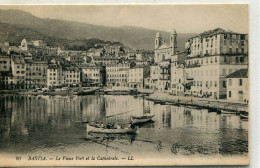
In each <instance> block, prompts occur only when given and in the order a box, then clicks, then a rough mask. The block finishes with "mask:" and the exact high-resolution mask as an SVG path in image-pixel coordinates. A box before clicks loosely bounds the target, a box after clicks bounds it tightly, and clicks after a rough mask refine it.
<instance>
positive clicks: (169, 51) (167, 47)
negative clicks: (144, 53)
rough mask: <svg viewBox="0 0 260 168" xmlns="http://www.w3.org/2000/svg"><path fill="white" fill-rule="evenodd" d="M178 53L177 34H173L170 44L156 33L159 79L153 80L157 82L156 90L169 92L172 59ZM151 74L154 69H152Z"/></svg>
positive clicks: (155, 57)
mask: <svg viewBox="0 0 260 168" xmlns="http://www.w3.org/2000/svg"><path fill="white" fill-rule="evenodd" d="M176 52H177V33H176V30H175V29H174V31H173V32H172V33H171V35H170V41H169V44H168V43H166V42H165V41H163V39H162V36H161V34H160V33H159V32H158V33H156V37H155V49H154V53H155V55H154V62H155V66H157V69H158V76H157V77H158V78H157V79H152V80H154V81H155V82H156V88H155V89H156V90H159V91H163V92H164V91H169V90H170V82H171V66H170V64H171V57H172V55H175V54H176ZM151 72H153V71H152V69H151Z"/></svg>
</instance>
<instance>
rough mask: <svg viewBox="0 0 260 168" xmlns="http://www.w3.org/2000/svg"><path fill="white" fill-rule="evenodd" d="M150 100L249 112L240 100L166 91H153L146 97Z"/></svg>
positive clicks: (246, 105)
mask: <svg viewBox="0 0 260 168" xmlns="http://www.w3.org/2000/svg"><path fill="white" fill-rule="evenodd" d="M147 99H148V100H151V101H155V102H156V101H158V102H160V103H166V104H167V103H168V104H177V105H178V104H180V105H189V106H198V107H205V108H214V109H217V110H228V111H236V112H249V108H248V104H245V103H241V102H229V101H227V100H225V99H217V100H216V99H211V98H198V97H192V96H174V95H170V94H168V93H160V92H155V93H153V94H151V95H150V96H149V97H148V98H147Z"/></svg>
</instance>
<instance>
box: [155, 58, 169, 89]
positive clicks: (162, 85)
mask: <svg viewBox="0 0 260 168" xmlns="http://www.w3.org/2000/svg"><path fill="white" fill-rule="evenodd" d="M158 66H159V80H158V83H157V90H159V91H165V90H169V88H170V76H171V71H170V61H163V62H160V63H158Z"/></svg>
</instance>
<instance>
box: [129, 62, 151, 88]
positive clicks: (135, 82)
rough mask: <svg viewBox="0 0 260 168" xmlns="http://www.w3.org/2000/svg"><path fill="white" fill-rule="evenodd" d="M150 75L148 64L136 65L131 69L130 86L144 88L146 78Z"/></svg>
mask: <svg viewBox="0 0 260 168" xmlns="http://www.w3.org/2000/svg"><path fill="white" fill-rule="evenodd" d="M148 76H149V67H148V66H135V67H132V68H130V69H129V77H128V86H129V87H132V88H143V87H144V78H147V77H148Z"/></svg>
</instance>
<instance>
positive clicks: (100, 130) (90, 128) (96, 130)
mask: <svg viewBox="0 0 260 168" xmlns="http://www.w3.org/2000/svg"><path fill="white" fill-rule="evenodd" d="M86 129H87V132H88V133H102V134H130V133H137V128H134V129H131V128H127V129H106V128H97V127H93V126H90V125H88V124H86Z"/></svg>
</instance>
